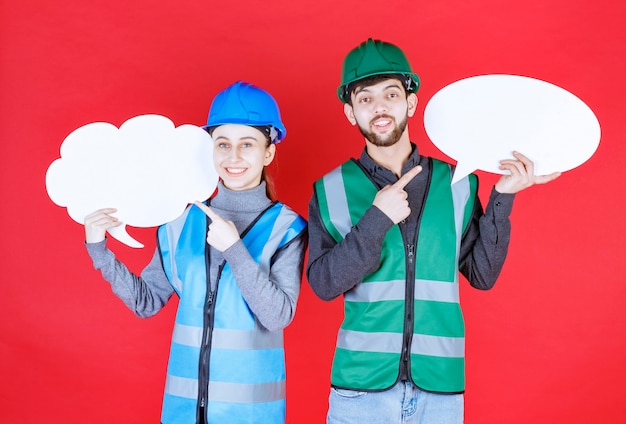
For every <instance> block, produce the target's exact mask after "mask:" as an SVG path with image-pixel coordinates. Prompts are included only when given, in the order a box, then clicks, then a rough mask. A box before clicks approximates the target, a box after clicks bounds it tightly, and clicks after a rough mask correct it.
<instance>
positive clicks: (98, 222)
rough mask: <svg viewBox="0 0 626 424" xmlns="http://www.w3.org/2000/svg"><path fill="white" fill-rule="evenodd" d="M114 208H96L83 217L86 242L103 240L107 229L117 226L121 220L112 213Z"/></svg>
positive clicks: (114, 210) (115, 210)
mask: <svg viewBox="0 0 626 424" xmlns="http://www.w3.org/2000/svg"><path fill="white" fill-rule="evenodd" d="M115 212H117V209H114V208H105V209H98V210H97V211H95V212H93V213H91V214H89V215H87V216H86V217H85V240H86V241H87V243H99V242H101V241H102V240H104V237H105V235H106V232H107V230H109V229H111V228H113V227H117V226H119V225H120V224H121V222H120V221H119V220H118V219H117V218H116V217H114V216H111V214H112V213H115Z"/></svg>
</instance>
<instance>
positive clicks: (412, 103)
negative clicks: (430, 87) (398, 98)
mask: <svg viewBox="0 0 626 424" xmlns="http://www.w3.org/2000/svg"><path fill="white" fill-rule="evenodd" d="M406 102H407V103H408V110H407V114H408V115H409V117H411V116H413V114H414V113H415V111H416V110H417V102H418V100H417V95H416V94H415V93H410V94H409V95H408V96H407V98H406Z"/></svg>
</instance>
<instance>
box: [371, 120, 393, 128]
mask: <svg viewBox="0 0 626 424" xmlns="http://www.w3.org/2000/svg"><path fill="white" fill-rule="evenodd" d="M389 122H391V121H378V122H374V125H375V126H377V127H384V126H385V125H388V124H389Z"/></svg>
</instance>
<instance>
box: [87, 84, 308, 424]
mask: <svg viewBox="0 0 626 424" xmlns="http://www.w3.org/2000/svg"><path fill="white" fill-rule="evenodd" d="M205 129H206V130H207V131H209V133H210V134H211V135H212V138H213V140H214V150H213V152H214V153H213V159H214V165H215V168H216V170H217V173H218V175H219V176H220V182H219V183H218V191H217V194H216V195H215V196H214V197H213V198H211V199H209V200H208V201H207V202H206V204H201V203H196V204H195V205H190V206H189V207H188V208H187V209H186V210H185V212H184V213H183V215H182V216H181V217H179V218H177V219H176V220H175V221H173V222H171V223H168V224H166V225H164V226H162V227H160V228H159V229H158V248H157V250H156V252H155V254H154V256H153V258H152V261H151V262H150V264H148V266H147V267H146V268H145V269H144V270H143V271H142V273H141V276H135V275H133V274H132V273H130V272H129V271H128V269H127V268H126V266H125V265H124V264H122V263H121V262H120V261H117V260H116V259H115V256H114V255H113V253H112V252H111V251H110V250H108V249H107V248H106V246H105V243H106V239H105V233H106V230H108V229H110V228H112V227H114V226H117V225H119V222H118V221H117V220H116V218H115V217H113V216H111V213H114V212H115V209H101V210H99V211H96V212H94V213H93V214H91V215H89V216H88V217H87V218H86V219H85V233H86V241H87V250H88V252H89V254H90V256H91V257H92V259H93V262H94V266H95V268H96V269H99V270H100V271H101V272H102V275H103V277H104V278H105V279H106V280H107V281H109V283H111V286H112V289H113V291H114V293H115V294H116V295H117V296H118V297H120V299H122V301H124V303H125V304H126V305H127V306H128V307H129V308H130V309H131V310H133V311H134V312H135V314H136V315H138V316H140V317H148V316H151V315H154V314H156V313H157V312H158V311H159V310H160V309H161V308H162V307H163V305H165V303H166V302H167V301H168V300H169V298H170V296H171V295H172V294H173V293H176V294H177V295H178V296H179V297H180V302H179V305H178V311H177V315H176V324H175V327H174V333H173V336H172V346H171V351H170V359H169V364H168V373H167V379H166V384H165V395H164V400H163V410H162V416H161V420H162V422H163V423H165V424H169V423H193V422H196V423H207V422H210V423H239V422H241V423H249V422H254V421H258V420H259V419H262V420H263V422H268V423H270V422H271V423H282V422H284V420H285V363H284V352H283V334H282V330H283V328H285V327H286V326H287V325H288V324H289V323H290V322H291V320H292V319H293V316H294V313H295V308H296V302H297V298H298V294H299V291H300V281H301V275H302V266H303V260H304V252H305V250H306V246H307V238H306V221H305V220H304V219H303V218H302V217H300V216H298V215H297V214H296V213H295V212H294V211H292V210H291V209H290V208H289V207H287V206H285V205H284V204H282V203H280V202H277V201H273V200H272V199H271V195H270V194H269V193H271V192H272V190H271V187H270V186H269V183H268V181H267V178H266V175H265V171H264V170H265V167H266V166H267V165H269V164H270V163H271V162H272V160H273V159H274V155H275V152H276V143H278V142H280V141H281V140H282V139H283V138H284V137H285V133H286V130H285V127H284V125H283V123H282V122H281V119H280V112H279V109H278V106H277V104H276V102H275V101H274V99H273V98H272V97H271V96H270V94H269V93H267V92H266V91H264V90H262V89H260V88H258V87H255V86H253V85H250V84H246V83H243V82H237V83H235V84H233V85H231V86H229V87H228V88H226V89H225V90H224V91H222V92H220V93H219V94H218V95H217V96H216V97H215V99H214V100H213V102H212V104H211V108H210V111H209V117H208V123H207V126H206V127H205ZM260 417H262V418H260Z"/></svg>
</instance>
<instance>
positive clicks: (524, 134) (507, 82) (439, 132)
mask: <svg viewBox="0 0 626 424" xmlns="http://www.w3.org/2000/svg"><path fill="white" fill-rule="evenodd" d="M424 127H425V129H426V133H427V134H428V137H429V138H430V139H431V141H432V142H433V144H435V146H437V147H438V148H439V149H440V150H441V151H442V152H443V153H445V154H446V155H448V156H449V157H451V158H453V159H456V160H457V167H456V170H455V173H454V176H453V178H452V183H455V182H456V181H458V180H460V179H461V178H463V177H464V176H466V175H468V174H469V173H471V172H473V171H475V170H477V169H480V170H483V171H487V172H493V173H496V174H503V173H504V172H505V171H502V170H500V169H499V166H500V162H499V161H500V160H502V159H509V158H511V159H512V158H513V156H512V152H513V151H514V150H515V151H518V152H520V153H522V154H523V155H525V156H527V157H528V158H529V159H531V160H532V161H533V162H534V164H535V175H547V174H551V173H552V172H556V171H561V172H563V171H567V170H570V169H573V168H575V167H577V166H579V165H581V164H582V163H584V162H585V161H586V160H587V159H589V158H590V157H591V156H592V155H593V154H594V152H595V151H596V149H597V148H598V145H599V143H600V123H599V122H598V119H597V118H596V116H595V115H594V113H593V111H592V110H591V109H590V108H589V107H588V106H587V105H586V104H585V103H584V102H583V101H582V100H580V99H579V98H578V97H576V96H575V95H573V94H571V93H570V92H568V91H566V90H564V89H562V88H560V87H558V86H556V85H553V84H550V83H548V82H545V81H541V80H538V79H534V78H529V77H522V76H517V75H504V74H493V75H482V76H476V77H471V78H466V79H462V80H460V81H456V82H454V83H452V84H450V85H448V86H446V87H444V88H442V89H441V90H439V91H438V92H437V93H435V95H434V96H433V97H432V98H431V99H430V101H429V102H428V104H427V105H426V108H425V110H424Z"/></svg>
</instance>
